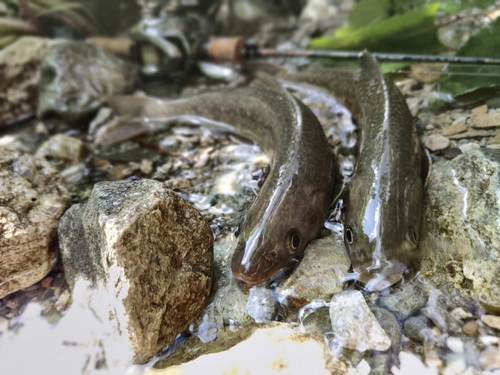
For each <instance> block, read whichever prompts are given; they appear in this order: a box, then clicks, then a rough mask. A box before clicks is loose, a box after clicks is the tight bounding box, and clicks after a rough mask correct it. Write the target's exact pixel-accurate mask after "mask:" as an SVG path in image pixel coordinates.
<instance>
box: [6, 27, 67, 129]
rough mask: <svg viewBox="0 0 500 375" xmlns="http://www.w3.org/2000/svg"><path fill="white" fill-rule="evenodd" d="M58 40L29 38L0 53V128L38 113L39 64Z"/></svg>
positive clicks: (22, 39)
mask: <svg viewBox="0 0 500 375" xmlns="http://www.w3.org/2000/svg"><path fill="white" fill-rule="evenodd" d="M56 43H60V41H58V40H50V39H47V38H37V37H31V36H26V37H22V38H19V39H18V40H17V41H15V42H14V43H12V44H11V45H9V46H7V47H5V48H3V49H1V50H0V127H1V126H2V125H4V124H8V123H11V122H15V121H18V120H22V119H23V118H26V117H28V116H30V115H33V114H34V113H35V112H36V106H37V103H38V82H39V80H40V71H39V69H38V67H39V65H40V61H41V60H42V58H43V57H44V56H45V53H46V52H47V51H48V49H49V48H50V47H51V46H52V45H54V44H56Z"/></svg>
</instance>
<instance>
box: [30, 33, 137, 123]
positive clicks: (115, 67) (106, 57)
mask: <svg viewBox="0 0 500 375" xmlns="http://www.w3.org/2000/svg"><path fill="white" fill-rule="evenodd" d="M40 72H41V73H40V74H41V77H40V89H39V106H38V110H37V114H38V116H39V117H45V116H47V115H49V114H57V115H59V116H61V117H62V118H64V119H65V120H66V121H69V122H75V121H79V120H81V119H83V118H84V117H86V116H88V115H90V114H92V113H93V112H96V111H97V109H99V107H100V106H101V105H102V104H103V103H104V102H105V100H106V98H107V96H109V95H114V94H120V93H124V92H127V91H129V90H130V89H131V88H132V87H133V85H134V83H135V81H136V80H137V68H136V67H135V66H134V65H132V64H131V63H129V62H127V61H124V60H121V59H120V58H118V57H117V56H116V55H114V54H112V53H111V52H108V51H105V50H103V49H101V48H99V47H96V46H94V45H92V44H87V43H83V42H72V41H71V42H70V41H67V42H64V43H60V44H58V45H56V46H54V47H52V48H51V49H50V50H49V51H48V52H47V54H46V55H45V57H44V59H43V61H42V63H41V67H40Z"/></svg>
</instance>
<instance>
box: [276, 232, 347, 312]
mask: <svg viewBox="0 0 500 375" xmlns="http://www.w3.org/2000/svg"><path fill="white" fill-rule="evenodd" d="M350 266H351V261H350V259H349V256H348V255H347V252H346V249H345V245H344V242H343V240H342V238H341V237H340V236H334V235H332V234H330V235H328V236H327V237H325V238H320V239H317V240H314V241H312V242H311V243H310V244H309V246H307V249H306V251H305V254H304V258H303V259H302V261H301V262H300V264H299V265H298V266H297V268H296V269H295V271H294V272H293V273H292V275H291V276H290V277H289V278H288V279H287V280H285V281H283V282H282V283H281V284H280V285H279V286H278V288H277V295H278V296H279V299H280V302H281V303H287V302H289V303H291V304H293V305H295V306H304V305H306V304H308V303H309V302H311V301H312V300H314V299H323V300H327V301H328V300H330V298H331V297H332V295H333V294H334V293H338V292H340V291H341V290H342V284H343V278H344V277H345V275H346V274H347V271H348V270H349V267H350Z"/></svg>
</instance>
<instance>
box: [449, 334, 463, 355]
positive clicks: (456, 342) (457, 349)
mask: <svg viewBox="0 0 500 375" xmlns="http://www.w3.org/2000/svg"><path fill="white" fill-rule="evenodd" d="M446 346H448V348H449V349H450V350H451V351H452V352H453V353H463V351H464V343H463V341H462V340H460V338H458V337H448V338H447V339H446Z"/></svg>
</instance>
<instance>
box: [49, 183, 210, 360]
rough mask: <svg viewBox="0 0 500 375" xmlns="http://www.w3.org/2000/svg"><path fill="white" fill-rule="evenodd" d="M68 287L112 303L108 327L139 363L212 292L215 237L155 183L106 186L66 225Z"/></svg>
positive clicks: (67, 219) (158, 348) (181, 327)
mask: <svg viewBox="0 0 500 375" xmlns="http://www.w3.org/2000/svg"><path fill="white" fill-rule="evenodd" d="M58 233H59V238H60V247H61V252H62V259H63V264H64V267H65V271H66V277H67V279H68V283H69V284H70V286H71V287H72V288H73V287H74V286H75V284H76V282H77V281H78V280H85V281H90V283H91V284H92V285H93V288H94V290H100V291H103V292H105V293H104V294H105V295H107V299H108V301H107V303H108V308H109V314H108V315H109V317H110V320H112V321H114V322H115V324H116V330H117V331H118V332H119V333H120V335H119V336H117V337H121V340H124V341H127V340H128V344H129V346H130V348H131V351H132V352H133V354H134V355H133V361H134V362H135V363H144V362H146V361H147V360H149V359H150V358H151V357H152V356H154V355H156V354H158V353H159V352H160V351H161V350H163V349H164V348H165V347H166V346H167V345H168V344H170V343H171V342H172V341H173V340H174V339H175V337H176V336H177V334H179V333H180V332H182V331H184V330H185V329H186V328H187V327H188V326H189V324H190V323H191V321H192V320H193V319H194V317H196V315H197V314H198V313H199V312H200V311H201V308H202V307H203V305H204V303H205V300H206V297H207V296H208V294H209V292H210V286H211V276H212V262H213V250H212V247H213V235H212V232H211V230H210V227H209V226H208V224H207V223H206V221H205V220H204V219H203V218H202V217H201V215H200V214H199V213H198V212H197V211H196V210H195V209H194V208H193V207H192V206H190V205H189V204H188V203H187V202H185V201H184V200H183V199H182V198H180V197H179V196H178V195H176V194H175V193H173V192H172V191H170V190H168V189H166V188H165V187H164V186H163V184H162V183H160V182H158V181H153V180H139V181H134V182H125V181H119V182H101V183H98V184H96V185H95V186H94V190H93V192H92V195H91V197H90V199H89V201H88V203H87V204H86V205H76V206H74V207H72V209H71V210H69V211H68V213H67V214H66V215H64V216H63V218H62V219H61V223H60V225H59V230H58Z"/></svg>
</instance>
